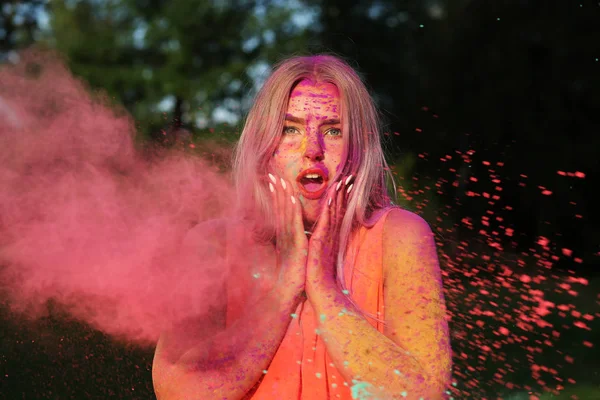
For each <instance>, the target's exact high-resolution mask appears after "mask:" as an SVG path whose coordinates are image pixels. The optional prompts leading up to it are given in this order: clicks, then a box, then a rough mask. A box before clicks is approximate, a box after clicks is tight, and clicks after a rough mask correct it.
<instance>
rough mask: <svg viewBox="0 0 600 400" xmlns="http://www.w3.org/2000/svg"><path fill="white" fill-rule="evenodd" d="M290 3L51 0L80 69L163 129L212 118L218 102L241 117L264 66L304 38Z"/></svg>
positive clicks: (148, 125)
mask: <svg viewBox="0 0 600 400" xmlns="http://www.w3.org/2000/svg"><path fill="white" fill-rule="evenodd" d="M292 12H293V9H292V8H289V7H286V6H284V5H282V4H280V3H279V2H275V1H273V2H271V1H259V0H228V1H216V0H213V1H206V0H170V1H165V0H111V1H104V2H97V1H91V0H90V1H79V2H72V3H71V2H57V3H53V5H52V12H51V22H52V29H53V32H54V45H55V46H56V48H58V49H59V50H60V51H61V52H63V53H64V54H66V56H67V57H68V60H69V64H70V66H71V68H72V69H73V71H74V72H75V73H76V74H78V75H80V76H81V77H83V78H84V79H85V80H86V81H88V82H89V83H90V85H92V87H96V88H102V89H105V90H107V91H108V93H109V94H111V95H112V96H114V97H115V99H116V100H117V101H119V102H122V103H123V104H124V105H125V106H126V107H127V108H128V109H129V110H130V111H131V112H132V113H133V115H134V116H135V118H136V119H137V120H138V121H140V124H141V126H140V127H141V130H142V131H149V130H154V131H156V130H157V129H158V128H160V127H164V126H165V125H166V124H168V122H169V121H171V120H172V121H173V125H174V128H176V129H177V128H179V127H181V126H182V125H188V126H191V127H193V126H195V125H197V124H199V125H201V126H202V125H212V124H213V123H214V118H215V111H216V110H218V111H219V112H220V113H221V115H225V117H227V116H230V117H231V119H232V120H235V119H237V118H239V117H240V116H241V115H242V114H243V112H244V111H245V107H246V106H247V104H246V103H247V101H246V102H245V99H246V97H247V96H248V95H249V93H250V95H251V94H252V89H253V83H254V81H255V79H257V78H259V76H258V75H259V73H260V71H261V69H260V67H261V66H264V65H265V64H270V63H272V62H273V61H274V60H275V57H276V56H277V55H278V54H279V53H280V52H291V51H295V50H298V49H300V48H302V47H303V36H302V31H301V30H298V29H289V26H286V24H289V20H290V16H291V13H292ZM161 111H162V114H161ZM167 112H168V113H169V114H171V113H172V115H170V116H169V117H167V116H166V115H167V114H166V113H167Z"/></svg>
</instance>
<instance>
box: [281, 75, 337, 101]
mask: <svg viewBox="0 0 600 400" xmlns="http://www.w3.org/2000/svg"><path fill="white" fill-rule="evenodd" d="M298 96H307V97H315V98H327V97H330V98H339V96H340V93H339V90H338V88H337V86H335V85H334V84H333V83H330V82H314V81H312V80H310V79H303V80H301V81H300V82H299V83H298V84H297V85H296V86H295V87H294V89H293V90H292V92H291V93H290V98H294V97H298Z"/></svg>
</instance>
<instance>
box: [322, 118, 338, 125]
mask: <svg viewBox="0 0 600 400" xmlns="http://www.w3.org/2000/svg"><path fill="white" fill-rule="evenodd" d="M339 123H340V120H339V119H337V118H330V119H326V120H324V121H323V122H321V125H338V124H339Z"/></svg>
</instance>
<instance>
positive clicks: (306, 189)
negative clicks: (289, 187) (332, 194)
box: [296, 168, 327, 199]
mask: <svg viewBox="0 0 600 400" xmlns="http://www.w3.org/2000/svg"><path fill="white" fill-rule="evenodd" d="M325 175H326V174H325V173H324V171H322V170H320V169H317V168H314V169H308V170H305V171H302V173H300V175H299V176H298V178H297V179H296V181H297V182H298V188H299V189H300V192H301V193H302V195H303V196H304V197H305V198H307V199H318V198H319V197H321V195H322V194H323V193H324V192H325V190H326V189H327V184H326V176H325Z"/></svg>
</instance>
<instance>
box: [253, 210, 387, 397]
mask: <svg viewBox="0 0 600 400" xmlns="http://www.w3.org/2000/svg"><path fill="white" fill-rule="evenodd" d="M390 210H391V209H386V210H382V211H380V212H379V215H375V216H374V218H373V219H376V221H377V222H375V224H374V225H373V226H372V227H371V228H367V227H360V228H359V229H358V231H357V232H356V234H355V235H354V237H353V239H352V240H351V241H350V247H349V250H350V251H351V252H352V251H356V252H357V253H356V262H355V267H354V271H353V272H352V274H351V273H350V272H351V271H350V268H349V267H348V266H347V267H346V269H345V271H344V272H345V274H344V275H345V280H346V287H347V288H348V290H350V292H351V293H352V298H353V299H354V301H355V302H356V304H357V305H359V306H360V307H361V308H362V309H363V310H365V311H366V312H367V313H370V314H372V315H378V316H379V319H382V320H383V319H385V314H384V305H383V271H382V269H383V262H382V251H383V249H382V242H383V241H382V235H383V225H384V222H385V217H386V216H387V214H388V212H389V211H390ZM350 254H352V253H350ZM295 314H296V318H293V319H292V321H291V323H290V325H289V327H288V330H287V333H286V335H285V337H284V338H283V341H282V342H281V344H280V346H279V349H278V350H277V352H276V353H275V355H274V357H273V359H272V361H271V364H270V366H269V368H268V370H267V373H266V375H265V376H264V378H263V380H262V382H261V383H260V386H259V387H258V389H257V390H256V392H255V393H254V395H253V396H252V400H325V399H343V400H350V399H352V394H351V389H350V388H351V386H352V382H345V381H344V378H343V377H342V375H341V374H340V373H339V371H338V369H337V368H336V367H337V366H336V365H334V364H333V361H332V359H331V358H330V357H329V354H327V349H326V346H325V343H324V342H323V340H322V338H321V337H320V336H319V335H318V334H317V333H315V329H316V328H317V319H316V316H315V313H314V311H313V309H312V307H311V304H310V302H309V301H308V300H306V301H304V302H303V303H301V304H300V305H299V306H298V309H297V310H296V312H295ZM367 319H368V320H369V322H370V323H371V325H373V327H375V328H376V329H377V330H379V331H380V332H382V333H383V324H381V323H380V322H378V321H376V320H373V319H371V318H369V317H367Z"/></svg>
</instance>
